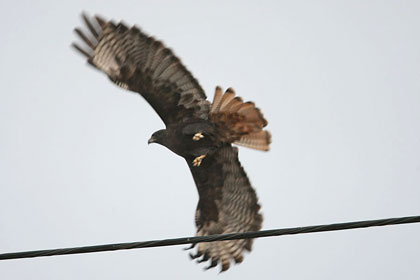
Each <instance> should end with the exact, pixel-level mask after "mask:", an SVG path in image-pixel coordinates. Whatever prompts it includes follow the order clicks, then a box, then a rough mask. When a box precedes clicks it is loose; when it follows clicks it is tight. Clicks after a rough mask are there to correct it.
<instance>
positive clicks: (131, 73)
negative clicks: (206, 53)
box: [73, 15, 210, 126]
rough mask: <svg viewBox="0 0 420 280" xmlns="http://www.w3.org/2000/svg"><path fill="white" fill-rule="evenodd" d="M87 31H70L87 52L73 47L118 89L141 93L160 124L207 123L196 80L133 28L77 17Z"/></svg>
mask: <svg viewBox="0 0 420 280" xmlns="http://www.w3.org/2000/svg"><path fill="white" fill-rule="evenodd" d="M82 16H83V20H84V22H85V24H86V26H87V28H88V30H89V32H90V35H89V36H88V35H86V34H85V33H83V32H82V31H81V30H80V29H78V28H76V29H75V31H76V33H77V34H78V35H79V37H80V38H81V39H82V40H83V41H84V42H85V44H86V46H87V50H85V49H83V48H81V47H80V46H79V45H77V44H75V43H73V46H74V47H75V48H76V49H77V50H78V51H79V52H81V53H82V54H84V55H85V56H87V58H88V62H89V63H90V64H92V65H93V66H94V67H96V68H98V69H99V70H101V71H103V72H104V73H105V74H107V75H108V77H109V78H110V79H111V80H112V81H113V82H114V83H116V84H117V85H119V86H121V87H122V88H125V89H128V90H131V91H135V92H138V93H140V94H141V95H142V96H143V97H144V98H145V99H146V100H147V102H148V103H149V104H150V105H151V106H152V107H153V108H154V109H155V111H156V112H157V113H158V115H159V116H160V117H161V119H162V120H163V121H164V123H165V124H166V125H167V126H168V125H169V124H172V123H175V122H178V121H183V120H186V119H188V118H200V119H207V118H208V112H209V110H210V104H209V102H208V101H207V100H206V95H205V93H204V91H203V89H202V88H201V86H200V85H199V83H198V81H197V80H196V79H195V78H194V77H193V76H192V74H191V73H190V72H189V71H188V70H187V69H186V67H185V66H184V65H183V64H182V62H181V61H180V59H179V58H177V57H176V56H175V55H174V53H173V52H172V51H171V50H170V49H169V48H167V47H165V46H164V44H163V43H162V42H160V41H158V40H156V39H154V38H153V37H150V36H148V35H146V34H145V33H143V32H142V31H141V30H140V29H139V28H137V27H136V26H133V27H131V28H128V27H127V26H126V25H125V24H123V23H118V24H115V23H113V22H112V21H108V22H106V21H104V20H103V19H101V18H100V17H97V16H96V17H95V20H89V19H88V17H87V16H86V15H82Z"/></svg>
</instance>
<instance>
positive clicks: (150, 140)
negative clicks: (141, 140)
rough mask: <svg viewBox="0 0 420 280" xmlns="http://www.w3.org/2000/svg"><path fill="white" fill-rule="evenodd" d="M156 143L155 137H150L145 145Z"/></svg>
mask: <svg viewBox="0 0 420 280" xmlns="http://www.w3.org/2000/svg"><path fill="white" fill-rule="evenodd" d="M155 142H156V138H155V137H153V136H152V137H150V139H149V141H147V144H149V145H150V144H151V143H155Z"/></svg>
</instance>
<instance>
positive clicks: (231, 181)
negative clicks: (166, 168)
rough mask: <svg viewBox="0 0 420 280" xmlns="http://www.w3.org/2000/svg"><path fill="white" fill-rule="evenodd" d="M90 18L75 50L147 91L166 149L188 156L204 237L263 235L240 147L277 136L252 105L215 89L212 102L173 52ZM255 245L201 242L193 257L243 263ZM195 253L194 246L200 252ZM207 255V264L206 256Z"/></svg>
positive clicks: (121, 81) (224, 265) (261, 146)
mask: <svg viewBox="0 0 420 280" xmlns="http://www.w3.org/2000/svg"><path fill="white" fill-rule="evenodd" d="M83 20H84V22H85V24H86V26H87V28H88V30H89V31H90V34H89V35H86V34H85V33H83V32H82V31H81V30H80V29H77V28H76V29H75V31H76V33H77V34H78V35H79V37H80V38H81V39H82V40H83V41H84V42H85V44H86V47H85V48H82V47H80V46H79V45H77V44H73V46H74V47H75V48H76V49H77V50H78V51H80V52H81V53H82V54H84V55H85V56H86V57H87V61H88V62H89V63H90V64H91V65H93V66H94V67H96V68H97V69H99V70H101V71H103V72H104V73H105V74H106V75H108V77H109V78H110V79H111V81H113V82H114V83H115V84H117V85H119V86H120V87H122V88H124V89H127V90H131V91H134V92H138V93H140V94H141V95H142V96H143V97H144V98H145V99H146V101H147V102H148V103H149V104H150V105H151V106H152V107H153V108H154V109H155V111H156V112H157V113H158V115H159V116H160V117H161V119H162V120H163V122H164V123H165V125H166V129H162V130H159V131H157V132H155V133H153V135H152V137H151V138H150V139H149V143H159V144H161V145H163V146H165V147H167V148H168V149H170V150H171V151H173V152H174V153H176V154H178V155H179V156H181V157H183V158H185V160H186V161H187V164H188V167H189V168H190V170H191V173H192V175H193V177H194V181H195V184H196V186H197V189H198V194H199V196H200V199H199V202H198V206H197V210H196V215H195V223H196V226H197V233H196V235H197V236H203V235H210V234H224V233H232V232H248V231H257V230H260V229H261V225H262V220H263V218H262V216H261V214H260V213H259V210H260V205H259V204H258V199H257V196H256V194H255V191H254V189H253V188H252V186H251V184H250V182H249V180H248V177H247V175H246V173H245V171H244V169H243V168H242V166H241V164H240V162H239V160H238V149H237V148H236V147H232V143H233V144H238V145H243V146H246V147H249V148H253V149H257V150H263V151H267V150H268V148H269V144H270V142H271V136H270V133H269V132H268V131H266V130H263V128H264V127H265V126H266V125H267V121H266V120H265V119H264V117H263V115H262V113H261V112H260V110H259V109H258V108H256V107H255V105H254V103H252V102H243V101H242V99H241V98H240V97H235V92H234V91H233V89H231V88H229V89H227V90H226V91H225V92H224V93H222V89H221V88H220V87H216V93H215V95H214V99H213V103H212V104H210V102H208V101H207V100H206V95H205V93H204V91H203V89H202V88H201V86H200V85H199V83H198V82H197V80H196V79H195V78H194V77H193V76H192V75H191V73H190V72H189V71H188V70H187V69H186V68H185V66H184V65H183V64H182V63H181V61H180V60H179V58H177V57H176V56H175V55H174V54H173V52H172V51H171V50H170V49H169V48H166V47H165V46H164V45H163V44H162V42H160V41H157V40H156V39H154V38H153V37H150V36H148V35H146V34H145V33H143V32H142V31H141V30H140V29H139V28H137V27H135V26H133V27H131V28H128V27H127V26H126V25H124V24H123V23H118V24H115V23H113V22H112V21H105V20H103V19H101V18H100V17H97V16H96V17H94V19H88V18H87V17H86V16H85V15H83ZM251 246H252V240H251V239H243V240H231V241H218V242H211V243H199V244H198V245H197V253H196V254H194V255H192V254H191V257H192V258H194V259H196V258H199V259H198V262H203V261H207V260H209V261H210V265H209V266H208V267H207V268H211V267H215V266H217V264H218V263H220V264H221V271H225V270H227V269H228V268H229V266H230V264H231V262H232V261H234V262H235V263H240V262H242V260H243V252H244V251H245V250H247V251H251ZM193 247H194V246H193ZM200 257H201V258H200Z"/></svg>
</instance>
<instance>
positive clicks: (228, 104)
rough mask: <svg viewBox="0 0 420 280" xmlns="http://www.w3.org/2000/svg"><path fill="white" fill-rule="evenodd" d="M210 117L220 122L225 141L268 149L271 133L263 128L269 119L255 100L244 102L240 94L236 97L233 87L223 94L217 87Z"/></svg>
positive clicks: (258, 148)
mask: <svg viewBox="0 0 420 280" xmlns="http://www.w3.org/2000/svg"><path fill="white" fill-rule="evenodd" d="M210 118H211V120H212V121H213V122H215V123H217V124H218V126H219V128H220V132H221V134H222V136H223V137H224V140H225V141H227V142H231V143H234V144H238V145H241V146H245V147H248V148H252V149H257V150H262V151H268V149H269V145H270V143H271V134H270V132H268V131H266V130H263V128H264V127H265V126H266V125H267V121H266V120H265V118H264V116H263V114H262V113H261V111H260V109H258V108H257V107H255V104H254V103H253V102H243V101H242V99H241V98H240V97H239V96H237V97H235V91H234V90H233V89H232V88H228V89H227V90H226V91H225V93H224V94H223V93H222V89H221V88H220V87H216V92H215V94H214V99H213V103H212V104H211V108H210Z"/></svg>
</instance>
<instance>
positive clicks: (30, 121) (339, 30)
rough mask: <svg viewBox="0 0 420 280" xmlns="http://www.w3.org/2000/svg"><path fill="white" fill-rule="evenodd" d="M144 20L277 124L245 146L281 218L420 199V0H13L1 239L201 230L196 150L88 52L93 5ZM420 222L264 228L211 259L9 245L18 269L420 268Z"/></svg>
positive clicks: (267, 271) (206, 79)
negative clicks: (192, 161) (233, 255)
mask: <svg viewBox="0 0 420 280" xmlns="http://www.w3.org/2000/svg"><path fill="white" fill-rule="evenodd" d="M83 10H85V11H87V12H89V13H90V14H95V13H98V14H101V15H103V16H104V17H106V18H114V19H116V20H120V19H123V20H124V21H125V22H126V23H129V24H130V25H131V24H137V25H138V26H140V27H141V28H142V29H143V30H145V31H146V32H147V33H149V34H153V35H155V36H156V37H157V38H159V39H162V40H163V41H164V42H165V43H166V45H168V46H170V47H171V48H172V49H174V50H175V53H176V54H177V55H178V56H179V57H180V58H181V59H182V60H183V62H184V63H185V64H186V66H187V67H188V69H189V70H190V71H191V72H192V73H193V74H194V76H195V77H197V78H198V80H199V81H200V83H201V85H202V86H203V88H204V89H205V91H206V93H207V95H208V96H209V98H212V97H213V91H214V88H215V86H216V85H221V86H222V87H224V88H227V87H229V86H232V87H233V88H234V89H235V90H236V92H237V94H238V95H240V96H242V97H243V98H244V99H245V100H252V101H255V102H256V104H257V106H258V107H260V108H261V109H262V111H263V112H264V114H265V116H266V118H267V119H268V121H269V126H268V128H269V130H270V131H271V132H272V134H273V143H272V149H271V151H270V152H268V153H263V152H258V151H252V150H247V149H245V148H241V149H240V160H241V162H242V164H243V166H244V168H245V170H246V171H247V173H248V175H249V177H250V180H251V182H252V183H253V185H254V187H255V188H256V190H257V193H258V196H259V199H260V202H261V204H262V211H263V214H264V219H265V220H264V229H272V228H283V227H294V226H305V225H313V224H323V223H334V222H346V221H355V220H364V219H378V218H388V217H398V216H409V215H420V131H419V130H420V17H419V15H420V2H419V1H401V0H395V1H366V0H365V1H265V2H263V1H255V2H253V1H206V2H204V1H153V2H152V1H139V0H136V1H114V2H108V3H104V2H102V1H76V0H74V1H68V2H61V1H14V2H12V1H2V2H1V3H0V22H1V31H0V35H1V36H0V38H1V39H0V40H1V44H0V252H1V253H6V252H15V251H26V250H38V249H50V248H61V247H75V246H84V245H96V244H104V243H116V242H130V241H145V240H150V239H162V238H175V237H183V236H192V235H193V234H194V233H195V226H194V222H193V218H194V211H195V207H196V204H197V200H198V196H197V192H196V189H195V185H194V183H193V180H192V177H191V174H190V171H189V170H188V168H187V166H186V164H185V161H184V160H183V159H181V158H180V157H178V156H176V155H175V154H173V153H171V152H170V151H169V150H167V149H166V148H164V147H162V146H159V145H150V146H148V145H147V140H148V138H149V136H150V135H151V134H152V133H153V132H154V131H156V130H158V129H160V128H163V123H162V122H161V120H160V119H159V117H158V116H157V114H156V113H155V112H154V111H153V110H152V109H151V107H150V106H149V105H148V104H147V103H146V102H145V100H143V99H142V98H141V97H140V96H138V95H136V94H133V93H130V92H126V91H123V90H122V89H120V88H118V87H116V86H114V85H113V84H112V83H111V82H110V81H108V79H107V78H106V77H105V76H104V75H103V74H101V73H100V72H98V71H95V70H94V69H93V68H91V67H88V66H87V65H86V63H85V61H84V59H83V58H82V57H81V56H79V55H78V54H77V53H75V52H74V51H73V50H72V49H71V48H70V44H71V42H72V41H74V40H75V35H74V33H73V32H72V30H73V28H74V27H76V26H80V25H81V19H80V17H79V15H80V13H81V11H83ZM419 236H420V224H414V225H401V226H389V227H382V228H372V229H361V230H351V231H345V232H329V233H318V234H306V235H299V236H287V237H272V238H264V239H258V240H256V242H255V243H254V250H253V252H252V253H251V254H248V255H246V256H245V260H244V262H243V263H242V264H241V265H238V266H233V267H232V268H231V269H230V270H229V271H228V272H226V273H223V274H221V275H218V269H217V270H212V271H207V272H203V269H202V268H203V267H204V266H203V265H197V264H195V263H194V262H192V261H190V260H189V257H188V254H187V252H185V251H183V250H182V248H183V247H184V246H173V247H165V248H153V249H139V250H130V251H118V252H105V253H95V254H84V255H71V256H57V257H46V258H36V259H21V260H11V261H0V278H1V279H214V278H215V277H217V278H218V279H255V278H257V279H308V278H310V279H419V277H420V257H419V254H420V238H419Z"/></svg>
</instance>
